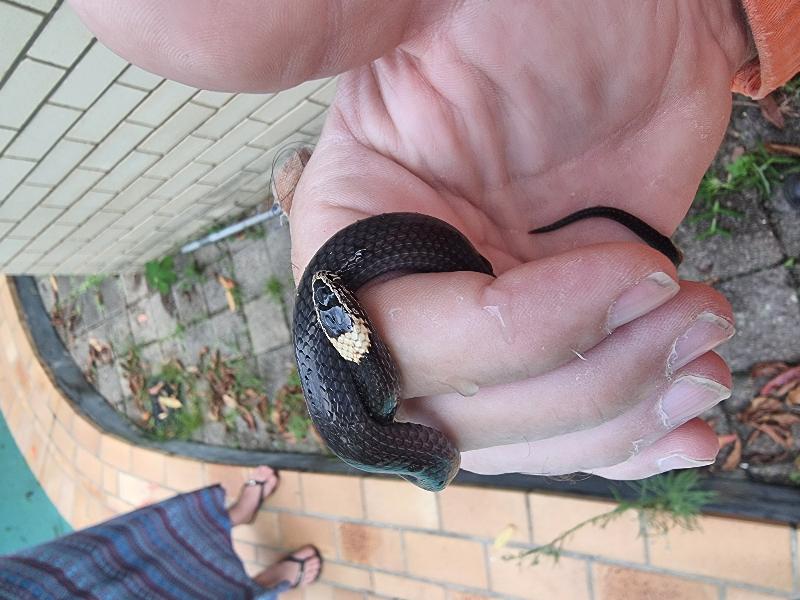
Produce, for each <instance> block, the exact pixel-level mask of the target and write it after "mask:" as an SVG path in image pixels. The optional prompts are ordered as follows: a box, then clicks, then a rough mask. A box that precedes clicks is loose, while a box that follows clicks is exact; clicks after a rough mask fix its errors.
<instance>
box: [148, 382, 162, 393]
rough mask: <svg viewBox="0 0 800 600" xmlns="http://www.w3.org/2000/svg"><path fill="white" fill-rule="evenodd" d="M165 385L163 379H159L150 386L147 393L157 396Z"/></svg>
mask: <svg viewBox="0 0 800 600" xmlns="http://www.w3.org/2000/svg"><path fill="white" fill-rule="evenodd" d="M163 387H164V382H163V381H159V382H158V383H157V384H155V385H154V386H153V387H151V388H148V390H147V393H148V394H150V395H151V396H155V395H156V394H158V393H159V392H160V391H161V389H162V388H163Z"/></svg>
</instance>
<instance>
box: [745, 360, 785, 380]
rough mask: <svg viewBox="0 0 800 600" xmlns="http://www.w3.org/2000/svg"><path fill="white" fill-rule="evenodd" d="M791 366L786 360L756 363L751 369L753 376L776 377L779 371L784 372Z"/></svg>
mask: <svg viewBox="0 0 800 600" xmlns="http://www.w3.org/2000/svg"><path fill="white" fill-rule="evenodd" d="M788 368H789V365H787V364H786V363H785V362H777V361H772V362H761V363H756V364H755V365H754V366H753V368H752V369H751V370H750V376H751V377H775V375H777V374H778V373H783V372H784V371H785V370H786V369H788Z"/></svg>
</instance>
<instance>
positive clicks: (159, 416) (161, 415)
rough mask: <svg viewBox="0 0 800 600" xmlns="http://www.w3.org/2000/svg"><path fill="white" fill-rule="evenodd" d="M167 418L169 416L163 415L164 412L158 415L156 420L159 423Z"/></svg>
mask: <svg viewBox="0 0 800 600" xmlns="http://www.w3.org/2000/svg"><path fill="white" fill-rule="evenodd" d="M168 416H169V415H167V413H165V412H162V413H158V420H159V421H163V420H164V419H166V418H167V417H168Z"/></svg>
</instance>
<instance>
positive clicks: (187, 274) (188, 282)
mask: <svg viewBox="0 0 800 600" xmlns="http://www.w3.org/2000/svg"><path fill="white" fill-rule="evenodd" d="M203 279H204V277H203V271H202V269H201V268H200V265H198V264H197V261H196V260H192V261H189V263H188V264H187V265H186V266H185V267H184V268H183V272H182V273H181V276H180V284H179V285H180V288H181V290H182V291H184V292H188V291H189V290H191V289H192V288H193V287H194V286H196V285H198V284H200V283H202V282H203Z"/></svg>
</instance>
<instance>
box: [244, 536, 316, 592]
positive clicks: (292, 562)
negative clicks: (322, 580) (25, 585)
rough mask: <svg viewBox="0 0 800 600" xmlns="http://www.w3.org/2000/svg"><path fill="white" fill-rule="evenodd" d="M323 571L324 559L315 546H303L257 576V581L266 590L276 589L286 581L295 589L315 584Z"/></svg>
mask: <svg viewBox="0 0 800 600" xmlns="http://www.w3.org/2000/svg"><path fill="white" fill-rule="evenodd" d="M321 569H322V558H321V557H320V555H319V552H318V551H317V549H316V548H314V546H303V547H302V548H300V549H299V550H296V551H294V552H292V553H291V554H290V555H289V556H287V557H286V558H284V559H283V560H282V561H280V562H277V563H275V564H274V565H270V566H269V567H267V568H266V569H264V570H263V571H261V573H259V574H258V575H256V576H255V580H256V582H257V583H259V584H261V585H263V586H264V587H266V588H274V587H275V586H277V585H278V584H280V583H281V582H284V581H286V582H288V583H289V585H291V587H293V588H295V587H298V586H305V585H309V584H311V583H314V582H315V581H316V580H317V578H318V577H319V572H320V570H321Z"/></svg>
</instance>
